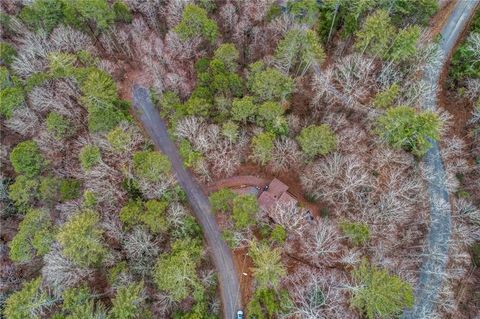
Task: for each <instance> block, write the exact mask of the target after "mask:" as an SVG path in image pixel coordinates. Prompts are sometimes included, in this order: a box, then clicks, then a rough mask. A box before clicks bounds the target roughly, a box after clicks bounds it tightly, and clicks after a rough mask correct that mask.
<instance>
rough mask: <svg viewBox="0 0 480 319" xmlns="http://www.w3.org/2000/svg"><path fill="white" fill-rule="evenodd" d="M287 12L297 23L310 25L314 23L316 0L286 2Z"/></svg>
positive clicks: (316, 9)
mask: <svg viewBox="0 0 480 319" xmlns="http://www.w3.org/2000/svg"><path fill="white" fill-rule="evenodd" d="M287 10H288V12H289V13H290V14H291V15H293V16H294V17H295V19H297V20H299V22H302V23H308V24H310V23H313V22H315V16H316V15H317V12H318V3H317V1H316V0H300V1H288V3H287Z"/></svg>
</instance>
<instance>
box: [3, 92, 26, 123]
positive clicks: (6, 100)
mask: <svg viewBox="0 0 480 319" xmlns="http://www.w3.org/2000/svg"><path fill="white" fill-rule="evenodd" d="M24 102H25V96H24V92H23V90H22V88H19V87H9V88H5V89H2V90H1V92H0V114H1V115H2V116H4V117H5V118H7V119H9V118H11V117H12V115H13V111H15V109H17V108H18V107H20V106H21V105H23V103H24Z"/></svg>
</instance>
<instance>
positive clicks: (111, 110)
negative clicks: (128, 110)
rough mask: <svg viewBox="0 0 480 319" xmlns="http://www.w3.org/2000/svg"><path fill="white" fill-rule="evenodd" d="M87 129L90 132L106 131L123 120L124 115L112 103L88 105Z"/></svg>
mask: <svg viewBox="0 0 480 319" xmlns="http://www.w3.org/2000/svg"><path fill="white" fill-rule="evenodd" d="M87 110H88V130H89V131H90V132H91V133H100V132H108V131H110V130H111V129H113V128H114V127H115V126H117V125H118V124H119V123H120V122H122V121H125V119H126V117H125V115H124V114H123V113H122V112H121V111H120V110H118V109H117V108H116V107H115V106H114V105H112V104H105V105H103V106H94V105H92V106H89V107H88V109H87Z"/></svg>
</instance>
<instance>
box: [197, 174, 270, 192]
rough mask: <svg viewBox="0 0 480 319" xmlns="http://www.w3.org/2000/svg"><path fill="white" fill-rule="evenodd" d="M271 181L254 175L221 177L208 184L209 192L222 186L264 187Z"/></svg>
mask: <svg viewBox="0 0 480 319" xmlns="http://www.w3.org/2000/svg"><path fill="white" fill-rule="evenodd" d="M268 182H269V180H268V179H265V178H260V177H256V176H253V175H243V176H233V177H229V178H225V179H221V180H218V181H215V182H213V183H210V184H208V185H206V189H207V191H208V192H209V193H211V192H214V191H216V190H218V189H220V188H224V187H228V188H232V187H242V186H258V187H263V186H264V185H266V184H267V183H268Z"/></svg>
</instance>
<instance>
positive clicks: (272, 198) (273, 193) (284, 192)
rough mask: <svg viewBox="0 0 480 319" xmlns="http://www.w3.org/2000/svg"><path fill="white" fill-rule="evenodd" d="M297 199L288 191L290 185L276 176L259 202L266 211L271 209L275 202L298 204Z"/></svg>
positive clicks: (261, 195) (259, 198)
mask: <svg viewBox="0 0 480 319" xmlns="http://www.w3.org/2000/svg"><path fill="white" fill-rule="evenodd" d="M297 202H298V201H297V200H296V199H295V197H293V196H292V194H290V193H289V192H288V186H287V185H285V184H284V183H282V182H281V181H280V180H278V179H277V178H274V179H273V180H272V181H271V182H270V184H268V186H267V187H265V191H263V192H262V193H261V194H260V196H259V197H258V204H259V206H260V208H261V209H262V210H264V211H267V212H268V211H269V210H270V208H272V207H273V206H274V205H275V204H291V203H293V204H295V205H296V204H297Z"/></svg>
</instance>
